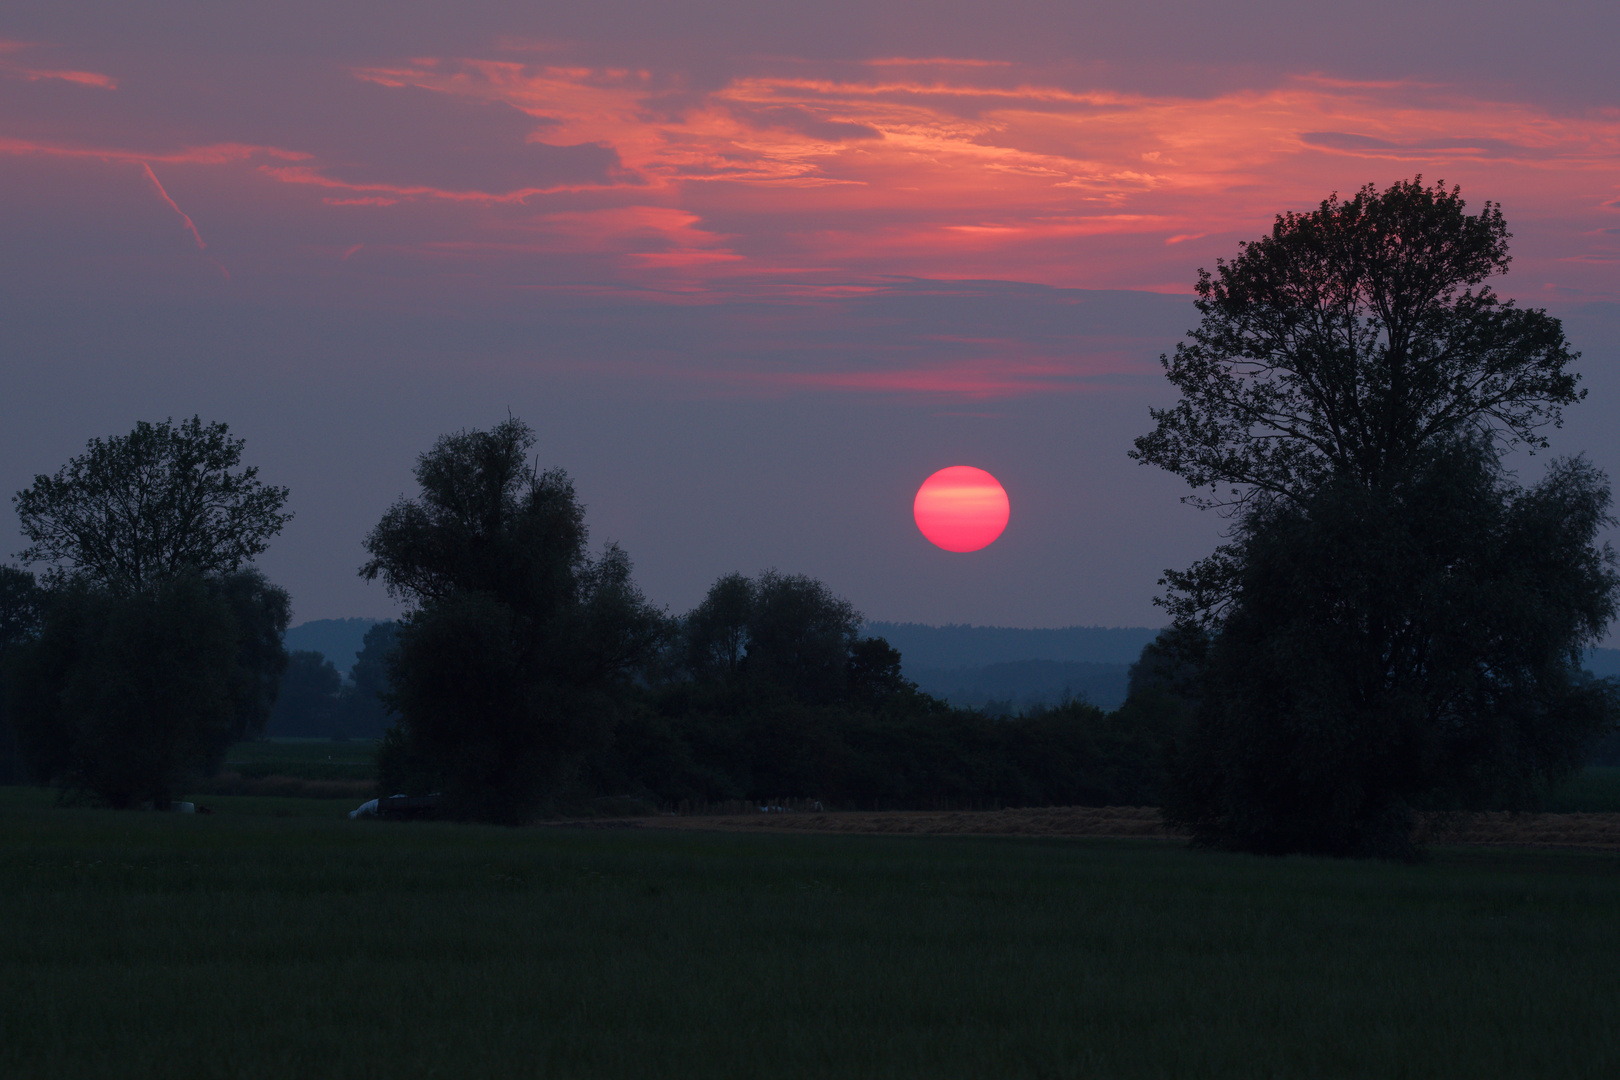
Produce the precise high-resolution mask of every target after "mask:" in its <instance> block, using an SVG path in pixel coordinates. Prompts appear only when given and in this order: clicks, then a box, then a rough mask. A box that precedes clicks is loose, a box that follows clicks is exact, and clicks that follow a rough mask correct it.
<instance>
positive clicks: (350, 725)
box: [265, 620, 397, 739]
mask: <svg viewBox="0 0 1620 1080" xmlns="http://www.w3.org/2000/svg"><path fill="white" fill-rule="evenodd" d="M396 629H397V624H396V623H394V622H393V621H392V620H385V621H383V622H379V623H376V624H374V625H373V626H372V627H371V628H370V629H368V630H367V631H366V634H365V638H364V641H363V643H362V645H361V648H360V650H359V651H358V652H357V653H356V654H355V661H354V667H353V668H352V669H351V670H350V673H349V674H350V678H351V680H352V681H350V682H349V683H345V682H344V680H343V676H342V675H341V674H340V673H339V672H338V670H337V666H336V665H335V664H334V663H333V662H332V661H330V660H328V659H327V658H326V655H325V654H324V653H321V652H318V651H315V650H299V651H295V652H293V653H292V654H291V660H290V662H289V664H288V667H287V671H286V673H285V674H284V675H283V676H282V678H281V690H280V692H279V694H278V695H277V697H276V708H275V712H274V714H273V715H272V716H271V719H270V724H269V726H268V727H267V728H266V729H265V730H266V734H269V735H274V736H302V737H310V736H315V737H319V738H343V739H350V738H365V739H374V738H377V737H379V736H381V735H382V733H383V731H384V730H385V729H387V727H388V725H389V723H390V720H389V716H388V706H387V704H386V703H385V701H384V698H385V697H386V696H387V694H388V690H389V682H388V655H389V653H390V652H391V651H392V650H393V647H394V633H395V630H396Z"/></svg>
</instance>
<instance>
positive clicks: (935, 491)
mask: <svg viewBox="0 0 1620 1080" xmlns="http://www.w3.org/2000/svg"><path fill="white" fill-rule="evenodd" d="M1007 511H1008V507H1007V490H1006V489H1005V488H1003V487H1002V486H1001V484H999V483H998V482H997V481H996V478H995V477H993V476H991V475H990V474H989V473H987V472H985V471H984V470H983V469H975V468H974V467H973V466H971V465H952V466H951V467H950V468H948V469H941V470H939V472H937V473H935V474H934V475H933V476H930V477H929V478H928V479H926V480H924V481H923V483H922V487H920V488H918V489H917V498H916V499H915V500H914V501H913V502H912V504H911V512H912V513H913V514H914V515H916V518H917V528H919V529H921V530H922V534H923V535H924V536H926V537H928V539H929V540H930V541H931V542H932V543H933V544H935V545H936V546H937V547H942V548H944V549H945V550H946V551H978V550H979V549H980V548H982V547H988V546H989V545H990V544H991V543H993V542H994V541H995V539H996V537H998V536H1000V535H1001V530H1003V529H1005V528H1006V527H1007Z"/></svg>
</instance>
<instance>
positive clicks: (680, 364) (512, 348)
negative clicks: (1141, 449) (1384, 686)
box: [0, 0, 1620, 626]
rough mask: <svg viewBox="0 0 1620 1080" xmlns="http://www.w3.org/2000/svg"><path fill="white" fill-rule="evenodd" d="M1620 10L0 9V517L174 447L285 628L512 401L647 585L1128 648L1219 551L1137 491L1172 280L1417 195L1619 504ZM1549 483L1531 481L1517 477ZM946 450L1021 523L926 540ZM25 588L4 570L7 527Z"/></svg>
mask: <svg viewBox="0 0 1620 1080" xmlns="http://www.w3.org/2000/svg"><path fill="white" fill-rule="evenodd" d="M1616 40H1620V16H1617V15H1616V14H1615V9H1614V8H1613V7H1612V6H1611V5H1597V4H1532V3H1518V4H1511V5H1510V4H1498V3H1471V4H1466V5H1465V4H1430V5H1421V6H1416V5H1411V4H1409V3H1401V4H1395V3H1387V4H1386V3H1372V4H1363V5H1356V6H1345V5H1342V4H1316V3H1299V2H1293V3H1275V4H1269V3H1268V4H1260V3H1253V4H1212V3H1208V2H1207V0H1206V2H1204V3H1199V4H1192V3H1138V4H1129V5H1123V4H1113V5H1089V4H1081V3H1032V2H1026V3H998V4H983V3H979V4H967V3H933V4H901V3H886V2H883V0H863V2H860V3H797V4H768V3H757V2H755V3H695V2H690V3H682V2H669V0H665V2H662V3H650V2H643V3H614V2H608V3H603V2H597V3H591V4H577V5H560V4H546V3H533V2H529V3H517V2H512V0H506V2H474V3H458V4H453V5H451V4H436V5H430V4H423V3H400V2H390V3H356V2H342V0H336V2H334V0H325V2H302V0H299V2H292V3H276V4H252V5H249V4H245V3H165V4H141V3H130V2H118V3H75V2H71V0H68V2H63V0H53V2H50V3H44V2H31V0H27V2H24V3H22V4H20V5H7V7H6V8H5V10H4V11H0V238H3V244H4V247H3V251H4V254H5V258H4V259H3V261H0V320H3V321H0V335H3V336H0V379H3V382H0V488H3V490H4V491H5V492H6V493H8V494H9V493H10V492H12V491H15V490H17V489H18V488H19V487H21V486H23V485H24V484H26V483H27V482H28V481H29V479H30V478H31V477H32V476H33V474H35V473H38V472H54V471H55V469H56V468H57V467H59V466H60V465H61V464H62V463H63V462H64V461H65V460H66V459H67V457H69V456H71V455H72V454H74V453H76V452H78V451H79V450H80V449H82V447H83V444H84V442H85V440H87V439H88V438H90V437H92V436H98V435H108V434H114V433H121V432H124V431H127V430H128V429H129V427H130V426H131V425H132V424H133V423H134V421H135V420H137V419H142V418H162V417H164V416H168V415H174V416H176V417H179V416H182V415H186V416H189V415H191V414H192V413H194V412H195V413H201V414H202V415H203V417H204V418H205V419H210V420H212V419H220V420H225V421H226V422H227V423H229V424H230V425H231V427H232V428H233V430H235V431H236V432H238V433H239V434H241V435H244V436H245V437H246V438H247V439H248V455H249V457H250V458H251V459H252V460H253V461H254V462H256V463H258V464H259V465H260V466H261V467H262V474H263V476H264V477H265V478H266V479H268V480H271V481H274V482H277V483H285V484H287V485H289V486H290V487H291V488H292V490H293V498H292V509H293V510H294V511H295V513H296V514H297V517H296V519H295V520H294V522H293V523H292V524H291V525H290V526H289V527H288V529H287V531H286V532H285V533H284V535H283V537H282V539H281V540H280V541H279V542H278V543H277V544H276V545H275V546H274V547H273V548H272V549H271V551H270V552H269V553H268V554H267V555H266V556H265V557H264V559H263V560H262V562H263V565H264V567H265V568H266V570H267V571H268V572H269V573H270V574H271V575H272V577H274V578H275V579H276V580H278V581H280V582H282V583H283V584H285V585H287V586H288V588H289V589H290V590H291V591H292V594H293V599H294V604H295V607H296V609H297V619H299V620H302V619H308V618H322V617H332V616H342V615H385V614H389V613H391V612H392V611H393V610H394V608H393V607H392V605H391V604H390V603H389V601H388V600H387V598H386V597H385V596H384V595H383V594H382V591H381V589H380V587H378V586H374V585H366V584H365V583H363V582H361V581H360V580H359V579H358V578H357V577H356V575H355V572H354V571H355V568H356V567H357V566H358V565H359V563H360V562H361V560H362V557H363V554H362V551H361V548H360V541H361V539H362V537H363V536H364V534H365V532H366V530H367V529H368V528H369V527H370V526H371V525H372V524H374V523H375V521H376V520H377V517H378V516H379V514H380V513H381V511H382V509H383V508H384V507H385V506H386V505H387V504H388V503H389V502H391V501H392V500H393V499H395V498H397V497H398V496H399V495H400V494H402V493H407V492H409V491H410V489H411V480H410V475H409V473H410V467H411V465H412V463H413V460H414V457H415V455H416V454H418V453H420V452H421V451H422V450H424V449H426V448H427V447H428V446H429V445H431V443H432V440H433V439H434V438H435V437H436V436H437V435H439V434H441V433H443V432H446V431H451V430H455V429H457V428H462V427H467V426H477V427H487V426H489V425H491V424H493V423H495V422H497V421H499V420H500V419H502V418H504V417H505V416H506V415H507V413H508V411H510V412H511V413H514V414H516V415H518V416H521V417H523V418H524V419H526V420H528V421H529V422H530V423H532V424H533V425H534V426H535V427H536V429H537V430H538V432H539V435H540V444H539V452H540V455H541V462H542V464H543V465H547V466H551V465H556V466H561V467H563V468H565V469H567V470H568V471H569V472H570V473H571V474H572V475H573V476H574V477H575V480H576V482H577V485H578V489H579V493H580V496H581V498H582V500H583V501H584V502H585V503H586V504H587V506H588V508H589V521H590V523H591V526H592V529H593V537H594V538H595V540H597V541H604V540H608V539H613V540H617V541H619V542H620V543H622V544H623V545H624V546H625V547H626V548H627V549H628V551H629V552H630V555H631V557H632V558H633V559H634V560H635V562H636V564H637V567H638V579H639V580H640V581H641V582H642V584H643V586H644V587H645V589H646V591H647V593H648V595H649V597H651V598H652V599H653V600H655V601H656V602H658V603H666V604H669V605H670V606H671V608H672V610H676V611H680V610H684V609H686V608H688V607H690V606H691V605H692V604H694V603H695V602H696V601H697V600H698V599H699V598H700V597H701V595H702V592H703V589H704V588H705V587H706V586H707V584H708V583H709V582H711V581H712V580H713V579H714V578H715V577H717V576H719V575H720V574H722V573H725V572H727V571H731V570H742V571H745V572H750V573H752V572H755V571H757V570H760V569H762V568H764V567H767V566H776V567H777V568H779V569H781V570H783V571H785V572H804V573H810V574H813V575H815V576H817V577H820V578H822V579H824V580H825V581H827V583H828V584H829V585H831V586H832V587H833V588H834V589H835V590H836V591H838V592H839V593H841V594H842V595H844V596H847V597H848V598H849V599H850V600H851V601H852V602H854V603H855V605H856V606H857V607H858V608H860V609H861V610H863V611H864V612H866V613H867V614H868V615H869V616H871V617H872V618H878V619H894V620H918V621H925V622H934V623H944V622H975V623H996V624H1002V625H1017V626H1053V625H1065V624H1073V623H1083V624H1111V625H1137V626H1140V625H1157V624H1159V623H1160V622H1162V621H1163V620H1162V618H1160V616H1159V614H1158V612H1157V611H1156V610H1155V609H1154V608H1152V606H1151V604H1150V599H1151V597H1152V595H1153V594H1154V592H1155V584H1154V583H1155V579H1156V578H1157V577H1158V576H1159V573H1160V572H1161V571H1162V570H1163V568H1165V567H1167V566H1178V567H1179V566H1183V565H1185V564H1186V563H1187V562H1189V561H1190V560H1191V559H1193V558H1196V557H1198V556H1200V555H1202V554H1204V553H1205V552H1207V550H1208V549H1209V548H1210V547H1211V546H1212V545H1213V544H1214V543H1216V542H1217V540H1218V535H1219V532H1220V529H1221V524H1222V523H1221V521H1220V520H1219V519H1218V518H1216V517H1214V516H1213V515H1209V514H1200V513H1199V512H1197V511H1195V510H1193V509H1191V508H1188V507H1184V506H1181V505H1180V504H1179V503H1178V501H1177V499H1178V497H1179V495H1181V494H1182V493H1183V491H1184V487H1183V485H1182V484H1181V482H1180V481H1178V480H1175V479H1174V478H1172V477H1168V476H1165V475H1162V474H1157V473H1155V472H1153V471H1151V470H1149V469H1146V468H1143V467H1139V466H1137V465H1135V464H1134V463H1132V462H1130V461H1128V460H1127V459H1126V458H1125V452H1126V450H1127V449H1129V445H1130V440H1131V438H1132V437H1133V436H1135V435H1137V434H1140V433H1141V432H1143V431H1145V430H1146V429H1147V427H1148V425H1149V421H1148V416H1147V410H1148V407H1149V406H1150V405H1154V404H1163V403H1166V402H1168V401H1169V400H1171V397H1170V394H1169V391H1168V387H1167V386H1166V384H1165V383H1164V381H1163V379H1162V377H1161V376H1160V375H1159V368H1158V364H1157V356H1158V354H1159V353H1161V352H1165V351H1167V350H1169V349H1171V348H1173V346H1174V343H1175V341H1176V339H1177V338H1178V337H1179V336H1180V335H1181V333H1183V332H1184V331H1185V330H1186V329H1187V328H1188V327H1190V326H1191V325H1192V324H1193V323H1194V322H1195V320H1196V313H1195V312H1194V311H1193V310H1192V307H1191V304H1190V302H1189V296H1190V292H1191V286H1192V283H1193V281H1194V280H1195V278H1196V274H1197V270H1198V268H1199V267H1213V265H1214V261H1215V259H1216V258H1218V257H1222V256H1229V255H1232V254H1234V253H1235V252H1236V250H1237V244H1238V242H1239V241H1240V240H1244V239H1251V238H1254V237H1256V236H1258V235H1260V234H1261V233H1262V232H1263V231H1265V230H1266V229H1267V228H1268V227H1269V224H1270V221H1271V218H1272V216H1273V215H1274V214H1275V213H1278V212H1280V211H1284V210H1290V209H1295V210H1301V209H1309V208H1311V207H1312V206H1314V205H1315V204H1316V203H1317V202H1318V201H1320V200H1321V199H1322V198H1323V197H1325V196H1326V195H1328V194H1329V193H1330V192H1332V191H1335V190H1337V191H1340V192H1346V193H1348V192H1351V191H1353V190H1354V189H1355V188H1357V187H1359V186H1360V185H1362V184H1364V183H1368V182H1372V183H1376V184H1378V185H1380V186H1385V185H1387V184H1389V183H1390V182H1392V181H1394V180H1396V179H1399V178H1403V177H1405V178H1409V177H1411V176H1413V175H1414V174H1422V175H1423V176H1424V177H1425V178H1426V179H1430V180H1434V179H1444V180H1446V181H1448V182H1455V183H1458V184H1460V185H1461V186H1462V189H1463V193H1464V196H1465V198H1467V199H1468V200H1469V202H1470V205H1471V206H1473V207H1475V208H1477V207H1478V206H1480V205H1481V204H1482V203H1483V202H1484V201H1485V200H1487V199H1489V200H1492V201H1496V202H1499V203H1501V205H1502V207H1503V211H1504V213H1505V215H1506V217H1507V220H1508V224H1509V227H1510V228H1511V229H1512V231H1513V233H1514V240H1513V244H1512V250H1513V253H1514V263H1513V270H1512V272H1511V273H1510V274H1509V275H1508V276H1507V277H1505V278H1503V279H1500V280H1499V281H1498V282H1497V283H1496V284H1497V288H1498V289H1499V291H1501V292H1503V293H1505V294H1507V295H1510V296H1514V297H1517V298H1519V299H1520V301H1521V302H1523V303H1526V304H1530V305H1533V306H1543V307H1547V308H1549V309H1550V310H1552V311H1553V312H1554V313H1556V314H1558V315H1560V316H1562V317H1564V318H1565V321H1566V327H1567V329H1568V331H1569V333H1570V336H1571V338H1572V339H1573V341H1574V344H1575V346H1576V347H1577V348H1579V349H1581V350H1582V351H1583V352H1584V354H1585V355H1584V358H1583V360H1582V361H1581V363H1580V370H1581V371H1582V372H1583V373H1584V376H1585V382H1584V384H1583V385H1585V386H1587V387H1589V388H1590V390H1591V397H1590V399H1589V400H1588V401H1587V402H1586V403H1585V404H1583V405H1581V406H1579V407H1578V408H1576V409H1575V410H1573V412H1572V413H1571V416H1570V421H1569V423H1568V424H1567V426H1566V428H1565V431H1564V432H1562V433H1559V435H1558V436H1557V437H1556V438H1555V441H1554V450H1555V452H1562V453H1572V452H1577V451H1586V452H1588V453H1589V454H1590V455H1591V456H1592V457H1593V459H1594V460H1595V461H1597V463H1598V464H1599V465H1600V466H1602V467H1603V468H1605V469H1607V470H1608V471H1610V472H1611V474H1614V473H1620V436H1617V435H1616V433H1615V430H1614V429H1615V426H1616V425H1615V423H1614V420H1615V418H1616V417H1617V416H1620V378H1617V376H1616V371H1615V366H1614V362H1613V357H1614V353H1615V349H1616V347H1617V346H1620V64H1615V63H1614V62H1613V55H1612V53H1613V43H1614V42H1615V41H1616ZM1541 460H1543V459H1539V458H1538V459H1533V460H1532V459H1528V458H1526V459H1524V460H1522V461H1520V462H1519V465H1520V468H1521V474H1522V475H1523V476H1524V477H1525V478H1527V479H1528V478H1533V477H1534V476H1535V475H1536V473H1537V472H1538V471H1539V468H1540V462H1541ZM949 465H973V466H977V467H980V468H984V469H988V470H989V471H990V472H992V473H994V474H995V476H996V477H997V478H998V479H999V480H1000V481H1001V482H1002V484H1003V485H1005V487H1006V489H1007V491H1008V495H1009V498H1010V500H1011V505H1012V517H1011V521H1010V523H1009V525H1008V527H1007V530H1006V533H1005V534H1004V535H1003V536H1002V538H1001V539H1000V540H998V541H996V543H995V544H993V545H991V546H990V547H989V548H987V549H985V550H983V551H980V552H976V553H972V554H967V555H962V554H951V553H948V552H943V551H940V550H937V549H935V548H934V547H933V546H932V545H930V544H928V542H927V541H926V540H924V539H923V538H922V537H921V536H920V535H919V534H918V532H917V529H916V526H915V525H914V524H913V521H912V516H911V510H912V505H911V500H912V495H913V494H914V493H915V491H916V488H917V485H918V484H919V483H921V481H922V480H923V479H924V478H925V477H927V476H928V475H929V474H930V473H932V472H934V471H935V470H937V469H940V468H943V467H945V466H949ZM0 543H3V545H4V547H3V551H4V552H5V553H7V554H9V552H11V551H15V550H17V549H18V548H19V547H20V546H21V543H20V541H19V540H18V539H17V538H16V532H15V516H14V515H12V514H11V513H10V512H9V510H8V511H7V512H6V513H5V514H4V515H3V520H0Z"/></svg>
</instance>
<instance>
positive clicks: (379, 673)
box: [343, 619, 399, 736]
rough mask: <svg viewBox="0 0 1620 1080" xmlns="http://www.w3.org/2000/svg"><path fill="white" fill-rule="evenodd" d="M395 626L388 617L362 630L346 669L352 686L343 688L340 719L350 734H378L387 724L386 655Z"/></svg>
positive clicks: (391, 645)
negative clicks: (352, 657) (362, 634)
mask: <svg viewBox="0 0 1620 1080" xmlns="http://www.w3.org/2000/svg"><path fill="white" fill-rule="evenodd" d="M398 629H399V625H398V624H397V623H395V622H394V621H393V620H392V619H387V620H384V621H383V622H380V623H377V624H376V625H375V626H373V627H372V628H371V629H369V630H367V631H366V636H365V639H364V640H363V641H362V642H361V646H360V651H359V652H358V653H356V654H355V657H354V667H353V668H351V669H350V670H349V678H351V679H352V680H354V685H353V686H348V687H345V688H344V690H343V699H344V707H343V722H344V725H345V730H347V731H348V732H350V733H351V734H354V735H368V736H369V735H380V734H382V732H383V730H384V729H385V728H387V727H388V706H387V704H386V698H387V696H388V692H389V682H388V662H389V661H388V656H389V653H391V652H392V651H393V649H394V635H395V632H396V631H397V630H398Z"/></svg>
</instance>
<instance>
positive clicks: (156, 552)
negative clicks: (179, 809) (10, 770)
mask: <svg viewBox="0 0 1620 1080" xmlns="http://www.w3.org/2000/svg"><path fill="white" fill-rule="evenodd" d="M243 445H244V444H243V441H242V440H241V439H234V438H232V437H231V436H230V432H229V429H227V428H226V426H225V425H224V424H218V423H213V424H204V423H203V422H202V420H201V419H199V418H197V417H193V418H192V419H190V420H187V421H183V422H181V423H178V424H176V423H175V422H174V421H172V420H167V421H164V422H162V423H158V424H152V423H147V422H145V421H142V422H141V423H138V424H136V425H135V428H134V430H133V431H131V432H130V433H129V434H128V435H125V436H115V437H113V438H109V439H106V440H102V439H93V440H91V442H90V444H89V446H88V448H87V450H86V452H85V453H84V454H82V455H80V456H78V457H75V458H73V459H72V460H71V461H69V462H68V463H67V465H65V466H64V467H63V468H62V469H61V470H60V471H59V472H57V474H56V475H55V476H37V477H35V478H34V483H33V484H32V485H31V486H29V487H27V488H25V489H23V490H22V491H19V492H18V493H17V494H16V496H15V498H14V500H13V502H14V504H15V506H16V508H17V515H18V518H19V519H20V521H21V525H22V531H23V534H24V535H25V536H26V537H27V538H28V539H29V540H30V541H31V543H30V545H29V547H27V548H26V549H25V550H24V551H22V552H21V553H20V556H21V557H22V558H23V559H25V560H28V561H31V562H43V563H46V564H47V566H48V572H47V573H46V575H45V579H44V580H45V584H46V586H47V587H46V590H45V594H44V597H43V601H42V604H41V606H42V608H43V612H42V617H41V619H40V622H41V629H40V633H39V635H38V637H37V639H36V640H34V641H32V642H30V643H29V644H28V645H27V646H26V647H25V648H23V649H21V650H18V651H17V653H16V655H14V656H13V657H12V658H11V660H10V662H9V663H8V665H7V666H8V681H9V682H10V683H11V684H12V693H11V695H10V696H11V699H12V703H13V706H14V708H13V710H12V712H13V722H14V723H15V725H16V726H17V728H18V730H19V733H20V735H21V742H22V748H23V751H24V756H25V757H26V758H27V759H28V763H29V765H30V767H31V768H32V770H33V771H34V773H35V774H36V775H37V776H40V777H44V778H54V779H56V780H58V781H60V782H62V783H64V784H68V785H71V786H77V787H82V788H86V789H89V790H90V791H92V792H93V793H95V794H96V795H97V796H98V797H100V798H101V799H103V800H104V801H106V802H109V803H111V804H113V805H119V806H124V805H130V804H132V803H139V802H144V801H149V802H153V803H159V804H161V803H163V802H166V801H168V800H169V799H170V798H172V797H173V796H174V795H175V794H176V793H177V791H178V788H179V785H181V784H182V783H183V782H184V781H185V780H186V779H187V778H188V777H190V776H193V775H195V774H197V773H198V772H206V771H208V770H209V769H211V768H214V767H216V766H217V765H218V763H219V761H220V760H222V759H223V756H224V752H225V749H226V747H227V746H229V745H230V743H231V742H232V741H235V740H238V739H241V738H244V737H247V736H250V735H253V734H255V733H257V732H258V731H260V730H262V729H263V727H264V723H265V720H266V718H267V717H268V715H269V709H270V705H271V703H272V702H273V701H274V699H275V694H276V689H277V686H278V685H279V682H280V678H281V673H282V670H283V668H285V666H286V663H287V654H286V650H285V649H284V648H283V646H282V643H281V639H282V635H283V633H284V632H285V631H286V628H287V617H288V598H287V594H286V593H285V592H284V591H283V590H281V589H279V588H277V587H276V586H274V585H271V584H270V583H269V582H267V581H266V580H265V579H264V577H263V575H262V574H260V573H258V572H257V571H256V570H254V569H252V567H251V566H250V565H248V564H249V563H250V561H251V560H252V558H253V557H254V556H255V555H257V554H259V553H260V552H262V551H264V550H265V548H266V546H267V545H268V544H269V541H270V538H271V537H272V536H274V535H275V534H276V533H277V532H278V531H280V529H281V527H282V525H283V524H285V522H286V521H287V520H288V519H289V518H290V517H291V515H290V514H286V513H283V512H282V507H283V506H284V504H285V503H286V501H287V489H286V488H281V487H274V486H270V485H266V484H264V483H262V482H260V481H259V480H258V470H257V469H255V468H253V467H247V468H243V467H241V458H242V449H243Z"/></svg>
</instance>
